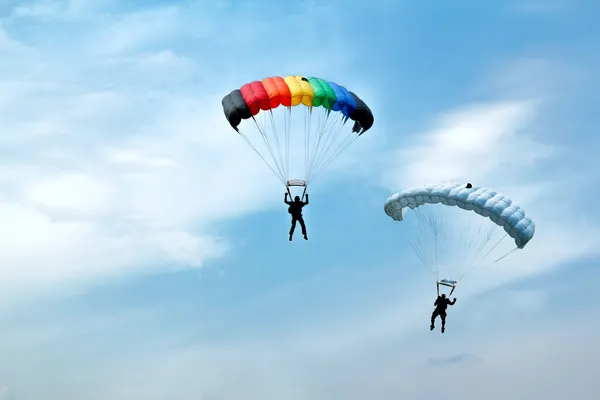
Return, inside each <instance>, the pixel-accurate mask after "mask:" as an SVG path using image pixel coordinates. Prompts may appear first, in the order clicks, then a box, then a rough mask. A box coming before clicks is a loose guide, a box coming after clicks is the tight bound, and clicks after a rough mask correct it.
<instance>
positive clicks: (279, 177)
mask: <svg viewBox="0 0 600 400" xmlns="http://www.w3.org/2000/svg"><path fill="white" fill-rule="evenodd" d="M240 136H241V137H243V138H244V140H245V141H246V143H248V145H249V146H250V147H252V150H254V152H255V153H256V154H258V156H259V157H260V158H261V159H262V160H263V161H264V163H265V164H267V167H269V169H270V170H271V172H273V174H274V175H275V176H276V177H277V179H279V180H280V181H281V183H283V184H284V185H285V184H286V183H285V181H284V180H283V179H282V178H281V176H280V175H279V174H278V173H277V172H275V169H274V168H273V167H271V164H269V162H268V161H267V160H265V158H264V157H263V156H262V154H260V152H259V151H258V150H256V147H254V145H253V144H252V142H250V140H248V138H247V137H246V135H244V134H243V133H242V132H241V130H240Z"/></svg>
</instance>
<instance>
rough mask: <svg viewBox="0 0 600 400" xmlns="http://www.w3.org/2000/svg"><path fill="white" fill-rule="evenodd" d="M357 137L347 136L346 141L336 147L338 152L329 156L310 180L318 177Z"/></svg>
mask: <svg viewBox="0 0 600 400" xmlns="http://www.w3.org/2000/svg"><path fill="white" fill-rule="evenodd" d="M358 138H359V136H358V135H356V136H349V137H347V138H346V139H344V141H343V142H342V143H341V144H340V145H339V146H338V150H337V152H335V153H334V154H333V155H332V156H330V157H329V158H328V159H327V161H325V162H324V163H323V164H322V165H321V167H320V168H319V169H318V170H317V172H315V173H314V174H313V176H312V179H314V178H316V177H317V176H318V175H320V174H321V173H322V172H323V171H324V170H325V169H326V168H327V167H328V166H329V164H331V163H332V162H333V161H334V160H335V159H336V158H338V156H339V155H340V154H342V153H343V152H344V150H346V149H347V148H348V147H349V146H350V145H351V144H352V143H354V141H355V140H356V139H358Z"/></svg>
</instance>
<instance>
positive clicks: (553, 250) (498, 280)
mask: <svg viewBox="0 0 600 400" xmlns="http://www.w3.org/2000/svg"><path fill="white" fill-rule="evenodd" d="M498 79H500V80H501V79H503V78H502V77H499V78H498ZM543 104H544V103H543V101H540V100H537V99H534V100H519V99H517V100H512V101H510V100H501V101H490V102H488V103H479V104H475V105H468V106H465V107H462V108H460V109H457V110H453V111H451V112H447V113H444V114H443V115H442V116H441V117H440V118H438V120H437V122H436V123H435V125H434V127H433V129H431V130H429V131H426V132H422V133H417V134H416V135H415V136H414V137H415V138H416V143H415V144H412V145H409V146H406V145H404V146H402V147H401V148H400V149H399V150H397V151H396V152H395V153H394V155H393V157H392V159H391V160H390V167H389V170H388V173H387V174H386V175H385V178H384V179H385V181H386V184H387V186H388V187H390V188H393V189H395V190H396V191H397V190H400V189H401V188H408V187H413V186H421V185H423V184H426V183H436V182H442V181H446V180H458V181H465V182H474V183H476V184H481V185H484V186H488V187H492V188H495V189H497V190H499V191H501V192H503V193H505V194H507V195H508V196H510V197H511V198H512V199H513V200H515V201H516V202H517V203H519V204H520V205H521V206H523V208H524V209H525V210H526V211H527V212H528V214H529V215H530V216H531V217H532V219H533V220H534V221H535V222H536V233H535V236H534V238H533V240H532V241H531V242H530V243H529V244H528V245H527V246H526V247H525V249H523V250H522V251H518V252H516V253H514V254H511V255H510V256H508V257H507V258H505V259H504V260H502V261H500V262H498V263H497V264H495V265H493V267H492V268H485V269H483V268H482V269H480V270H475V272H473V273H472V274H471V275H469V276H467V278H466V279H467V280H468V281H469V282H474V283H475V282H476V283H477V284H476V285H466V288H465V289H466V290H467V291H469V287H477V288H478V290H485V289H487V288H491V287H493V286H497V285H500V284H502V283H505V282H508V281H511V280H514V279H520V278H523V277H526V276H531V275H535V274H539V273H542V272H544V271H548V270H551V269H553V268H556V267H558V266H562V265H565V264H568V263H570V262H574V261H576V260H579V259H584V258H586V257H590V256H598V255H600V249H598V246H597V244H596V243H598V241H600V226H599V225H598V224H596V223H594V222H592V221H591V220H589V219H588V218H586V217H583V216H582V215H581V213H579V212H577V204H578V201H579V199H573V198H572V196H569V197H567V196H568V195H567V194H566V191H565V190H564V187H565V186H569V187H570V188H571V189H572V190H573V189H575V188H577V187H580V185H581V188H583V185H585V179H581V181H580V180H573V179H570V178H568V177H566V176H565V175H564V174H565V173H566V170H563V171H562V174H560V175H556V176H549V168H551V167H552V160H553V157H554V156H555V154H556V153H557V151H558V150H560V149H557V147H556V146H552V145H548V144H545V143H543V142H541V141H540V138H542V139H543V137H544V135H543V132H542V131H540V130H539V129H537V123H538V121H539V120H540V119H542V118H543V117H544V115H545V114H544V107H543ZM575 190H576V189H575ZM569 193H573V192H572V191H570V192H569ZM390 194H391V193H390ZM563 202H568V203H569V204H570V205H571V206H570V207H561V206H559V204H561V203H563ZM559 210H560V211H559ZM573 232H586V234H584V235H574V234H573ZM461 292H462V289H461Z"/></svg>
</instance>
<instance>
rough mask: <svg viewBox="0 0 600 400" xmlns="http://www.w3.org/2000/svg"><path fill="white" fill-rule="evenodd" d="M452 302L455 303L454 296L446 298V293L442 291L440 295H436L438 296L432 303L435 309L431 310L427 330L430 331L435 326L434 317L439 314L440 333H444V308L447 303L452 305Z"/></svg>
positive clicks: (446, 306)
mask: <svg viewBox="0 0 600 400" xmlns="http://www.w3.org/2000/svg"><path fill="white" fill-rule="evenodd" d="M454 303H456V298H454V300H452V301H450V300H449V299H447V298H446V295H445V294H444V293H442V295H441V296H438V298H437V299H436V300H435V303H433V305H434V306H435V310H433V313H432V314H431V326H430V327H429V330H431V331H432V330H433V328H435V326H434V323H435V319H436V318H437V316H438V315H439V316H440V319H441V320H442V333H444V331H445V330H446V328H445V326H446V308H448V306H449V305H450V306H453V305H454Z"/></svg>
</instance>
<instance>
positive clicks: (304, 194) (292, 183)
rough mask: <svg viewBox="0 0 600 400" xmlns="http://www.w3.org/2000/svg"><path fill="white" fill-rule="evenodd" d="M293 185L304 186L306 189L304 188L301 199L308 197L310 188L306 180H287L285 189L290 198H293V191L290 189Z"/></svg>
mask: <svg viewBox="0 0 600 400" xmlns="http://www.w3.org/2000/svg"><path fill="white" fill-rule="evenodd" d="M292 186H303V187H304V190H302V196H300V201H304V199H305V197H306V189H307V188H308V184H307V183H306V182H305V181H293V180H292V181H287V182H286V185H285V189H286V191H287V193H288V195H289V196H290V200H292V199H293V197H292V192H291V191H290V187H292Z"/></svg>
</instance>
